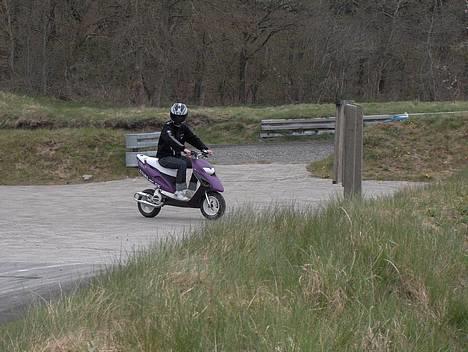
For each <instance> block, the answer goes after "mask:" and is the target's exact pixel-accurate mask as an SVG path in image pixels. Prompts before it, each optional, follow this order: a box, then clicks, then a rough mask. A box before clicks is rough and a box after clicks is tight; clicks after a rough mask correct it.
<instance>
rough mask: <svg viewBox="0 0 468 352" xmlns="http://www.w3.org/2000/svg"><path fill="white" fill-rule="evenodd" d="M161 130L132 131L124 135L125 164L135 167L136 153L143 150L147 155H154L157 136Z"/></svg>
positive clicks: (157, 140)
mask: <svg viewBox="0 0 468 352" xmlns="http://www.w3.org/2000/svg"><path fill="white" fill-rule="evenodd" d="M160 135H161V132H151V133H132V134H127V135H125V147H126V152H125V165H126V166H127V167H136V166H137V165H138V163H137V159H136V155H137V154H139V153H142V152H144V153H145V155H148V156H156V152H157V150H156V149H157V146H158V142H159V136H160Z"/></svg>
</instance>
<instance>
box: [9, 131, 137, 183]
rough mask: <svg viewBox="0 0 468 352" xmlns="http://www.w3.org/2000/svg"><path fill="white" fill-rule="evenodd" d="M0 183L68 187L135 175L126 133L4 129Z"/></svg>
mask: <svg viewBox="0 0 468 352" xmlns="http://www.w3.org/2000/svg"><path fill="white" fill-rule="evenodd" d="M0 151H1V153H0V180H1V181H0V184H3V185H18V184H23V185H28V184H65V183H77V182H83V178H82V176H83V175H92V176H93V178H92V180H93V181H105V180H112V179H121V178H125V177H127V176H136V175H137V174H136V171H135V170H133V169H129V168H126V167H125V141H124V132H123V131H121V130H108V129H92V128H80V129H60V130H45V129H40V130H34V131H32V130H1V129H0Z"/></svg>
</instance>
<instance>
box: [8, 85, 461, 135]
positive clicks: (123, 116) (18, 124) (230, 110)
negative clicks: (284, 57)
mask: <svg viewBox="0 0 468 352" xmlns="http://www.w3.org/2000/svg"><path fill="white" fill-rule="evenodd" d="M361 105H362V107H363V109H364V111H365V113H366V114H385V113H388V114H393V113H403V112H405V111H406V112H409V113H411V112H440V111H461V110H464V111H467V110H468V102H463V101H457V102H412V101H409V102H386V103H362V104H361ZM167 111H168V107H164V108H146V107H106V106H95V105H90V104H82V103H73V102H64V101H61V100H57V99H52V98H37V97H26V96H19V95H14V94H10V93H5V92H0V128H41V127H42V128H64V127H73V128H77V127H105V128H123V129H130V130H140V129H151V128H160V126H161V125H162V123H164V121H166V120H167V117H168V113H167ZM334 115H335V105H334V104H296V105H284V106H274V107H271V106H270V107H245V106H239V107H191V118H190V120H191V123H192V124H193V125H194V127H198V126H207V127H209V126H211V125H212V124H214V123H216V124H217V125H216V128H218V129H222V128H225V129H229V128H234V129H236V128H239V125H241V126H245V127H248V128H249V129H250V125H255V126H257V125H258V122H259V121H260V120H262V119H269V118H307V117H329V116H334ZM231 124H233V125H231ZM213 143H214V142H213Z"/></svg>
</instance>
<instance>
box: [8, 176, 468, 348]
mask: <svg viewBox="0 0 468 352" xmlns="http://www.w3.org/2000/svg"><path fill="white" fill-rule="evenodd" d="M467 195H468V170H466V169H465V170H464V172H463V173H461V174H459V175H457V176H456V177H453V178H451V179H450V180H449V181H447V182H444V183H439V184H433V185H431V186H429V187H427V188H425V189H419V190H413V191H410V192H405V193H400V194H398V195H397V196H395V197H394V198H386V199H380V200H371V201H365V202H363V203H359V202H355V201H349V202H348V201H347V202H341V201H340V202H336V203H335V204H332V205H330V206H328V207H327V208H325V209H322V211H320V212H319V213H315V212H312V211H284V210H275V209H272V210H271V211H270V212H269V213H264V214H263V215H260V216H253V215H252V214H251V213H248V212H245V213H244V214H239V215H238V216H235V217H232V218H231V219H227V220H225V221H222V222H218V223H215V224H210V226H207V227H206V228H204V229H203V230H201V231H199V232H197V233H195V234H194V235H193V236H192V237H190V238H189V239H187V240H186V241H184V242H183V243H172V244H171V243H166V244H163V245H162V246H161V247H159V249H153V250H151V251H150V252H148V253H147V254H146V255H143V256H138V257H135V258H133V260H132V261H131V262H130V264H129V265H128V266H126V267H123V268H120V269H116V270H114V271H113V272H110V273H109V274H107V275H104V276H102V277H100V278H98V279H97V280H96V281H95V282H93V284H92V285H91V287H90V288H89V289H86V290H84V291H83V292H81V293H79V294H77V295H74V296H71V297H66V298H63V299H62V300H61V301H60V302H58V303H56V304H53V305H50V306H48V307H46V308H43V309H39V310H37V311H34V312H32V313H31V314H30V315H29V316H28V317H27V319H25V320H22V321H18V322H16V323H13V324H10V325H7V326H3V327H0V350H1V351H11V352H14V351H31V352H36V351H37V352H38V351H44V352H52V351H54V352H61V351H89V350H93V351H194V350H198V351H253V350H255V351H323V350H325V351H345V350H346V351H463V350H464V347H466V335H465V333H466V330H467V329H468V322H467V317H468V311H467V307H468V301H467V297H468V295H467V292H466V269H467V268H466V258H465V257H464V255H465V254H466V249H467V248H466V241H467V237H466V233H467V226H468V208H467V204H468V196H467Z"/></svg>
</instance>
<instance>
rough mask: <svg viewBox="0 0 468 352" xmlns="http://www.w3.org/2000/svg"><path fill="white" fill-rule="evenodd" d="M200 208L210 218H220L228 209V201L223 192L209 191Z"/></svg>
mask: <svg viewBox="0 0 468 352" xmlns="http://www.w3.org/2000/svg"><path fill="white" fill-rule="evenodd" d="M200 210H201V213H202V214H203V216H204V217H205V218H207V219H208V220H216V219H219V218H220V217H221V216H223V214H224V211H225V210H226V201H225V200H224V197H223V196H222V195H221V193H218V192H207V194H206V196H205V198H204V199H203V202H202V204H201V205H200Z"/></svg>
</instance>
